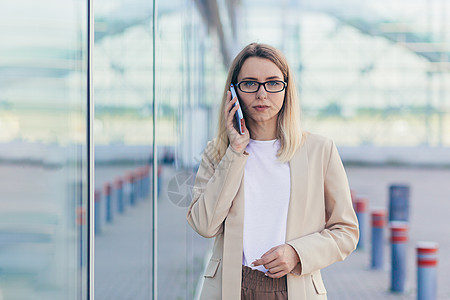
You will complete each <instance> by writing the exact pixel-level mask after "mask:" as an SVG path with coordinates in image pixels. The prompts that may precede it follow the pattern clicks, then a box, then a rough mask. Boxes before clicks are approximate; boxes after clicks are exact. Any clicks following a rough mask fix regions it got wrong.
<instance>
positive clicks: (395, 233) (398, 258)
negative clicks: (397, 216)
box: [390, 221, 408, 293]
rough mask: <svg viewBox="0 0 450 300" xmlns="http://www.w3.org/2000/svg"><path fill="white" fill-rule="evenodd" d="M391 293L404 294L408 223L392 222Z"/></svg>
mask: <svg viewBox="0 0 450 300" xmlns="http://www.w3.org/2000/svg"><path fill="white" fill-rule="evenodd" d="M390 227H391V291H392V292H397V293H403V292H404V291H405V278H406V249H407V246H408V245H407V244H408V223H407V222H402V221H394V222H391V226H390Z"/></svg>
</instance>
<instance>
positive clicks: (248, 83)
mask: <svg viewBox="0 0 450 300" xmlns="http://www.w3.org/2000/svg"><path fill="white" fill-rule="evenodd" d="M243 84H244V86H245V87H254V86H255V85H256V81H244V82H243Z"/></svg>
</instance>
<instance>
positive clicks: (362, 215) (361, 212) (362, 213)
mask: <svg viewBox="0 0 450 300" xmlns="http://www.w3.org/2000/svg"><path fill="white" fill-rule="evenodd" d="M368 202H369V201H368V200H367V198H357V199H356V217H357V218H358V223H359V241H358V245H357V246H356V248H358V249H364V248H365V245H366V243H365V240H366V215H367V206H368V205H367V204H368Z"/></svg>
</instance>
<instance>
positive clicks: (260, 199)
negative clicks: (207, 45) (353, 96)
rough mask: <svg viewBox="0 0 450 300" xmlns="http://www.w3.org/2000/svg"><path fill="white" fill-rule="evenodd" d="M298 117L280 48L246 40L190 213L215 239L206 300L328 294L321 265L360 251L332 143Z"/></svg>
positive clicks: (195, 223)
mask: <svg viewBox="0 0 450 300" xmlns="http://www.w3.org/2000/svg"><path fill="white" fill-rule="evenodd" d="M231 83H233V84H234V85H235V86H237V94H238V97H239V103H240V104H241V105H242V110H243V113H244V124H243V128H244V134H242V135H241V134H239V133H238V131H237V130H236V126H235V125H236V124H235V121H234V115H235V112H236V110H237V109H238V105H236V106H235V107H234V108H232V105H233V103H235V102H236V99H232V98H231V93H230V92H229V86H230V84H231ZM299 116H300V111H299V105H298V100H297V93H296V89H295V84H294V79H293V76H292V73H291V71H290V68H289V66H288V64H287V61H286V59H285V58H284V56H283V55H282V53H281V52H280V51H278V50H277V49H275V48H273V47H271V46H268V45H264V44H257V43H252V44H250V45H248V46H246V47H245V48H244V49H243V50H242V51H241V52H240V53H239V54H238V55H237V56H236V58H235V59H234V61H233V63H232V64H231V67H230V70H229V73H228V78H227V82H226V85H225V92H224V95H223V99H222V105H221V110H220V115H219V132H218V135H217V137H216V138H215V139H214V140H212V141H210V142H209V143H208V145H207V146H206V149H205V151H204V153H203V156H202V161H201V163H200V166H199V169H198V172H197V176H196V180H195V185H194V188H193V190H192V197H193V199H192V203H191V205H190V206H189V208H188V212H187V220H188V222H189V224H190V225H191V226H192V228H193V229H194V230H195V231H197V232H198V233H199V234H200V235H202V236H204V237H207V238H212V237H215V242H214V248H213V254H212V257H211V259H210V261H209V263H208V265H207V268H206V271H205V274H204V277H205V280H204V284H203V288H202V292H201V299H208V300H210V299H224V300H228V299H243V300H244V299H258V300H259V299H261V300H263V299H288V298H289V299H290V300H292V299H294V300H296V299H326V290H325V287H324V285H323V282H322V278H321V275H320V269H322V268H324V267H326V266H328V265H330V264H332V263H334V262H336V261H341V260H343V259H344V258H345V257H346V256H347V255H349V254H350V253H351V252H352V251H353V250H354V249H355V247H356V244H357V241H358V237H359V232H358V222H357V219H356V215H355V213H354V211H353V208H352V202H351V197H350V190H349V185H348V181H347V177H346V174H345V170H344V168H343V166H342V162H341V160H340V157H339V154H338V152H337V149H336V146H335V145H334V143H333V142H332V141H331V140H329V139H327V138H324V137H321V136H318V135H315V134H311V133H307V132H302V131H301V129H300V122H299ZM244 199H245V201H244Z"/></svg>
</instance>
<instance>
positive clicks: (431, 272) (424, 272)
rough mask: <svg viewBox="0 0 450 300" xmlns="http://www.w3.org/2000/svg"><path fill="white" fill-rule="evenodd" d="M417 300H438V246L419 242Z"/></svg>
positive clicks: (417, 247)
mask: <svg viewBox="0 0 450 300" xmlns="http://www.w3.org/2000/svg"><path fill="white" fill-rule="evenodd" d="M416 249H417V299H418V300H435V299H436V290H437V289H436V278H437V274H436V271H437V252H438V244H437V243H433V242H418V243H417V246H416Z"/></svg>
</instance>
